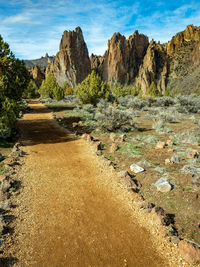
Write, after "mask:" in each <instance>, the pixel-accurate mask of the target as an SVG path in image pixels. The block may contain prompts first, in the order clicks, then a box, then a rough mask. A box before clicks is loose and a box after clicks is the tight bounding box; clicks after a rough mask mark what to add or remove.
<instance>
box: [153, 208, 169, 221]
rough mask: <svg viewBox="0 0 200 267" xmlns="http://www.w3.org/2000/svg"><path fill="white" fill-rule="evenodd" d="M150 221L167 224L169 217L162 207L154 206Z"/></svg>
mask: <svg viewBox="0 0 200 267" xmlns="http://www.w3.org/2000/svg"><path fill="white" fill-rule="evenodd" d="M151 214H152V221H153V223H155V224H158V225H168V224H169V219H168V217H167V215H166V213H165V211H164V210H163V208H161V207H154V208H153V209H152V212H151Z"/></svg>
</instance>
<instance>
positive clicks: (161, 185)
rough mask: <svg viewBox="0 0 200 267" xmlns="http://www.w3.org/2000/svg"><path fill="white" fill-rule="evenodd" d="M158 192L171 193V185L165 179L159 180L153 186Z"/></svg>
mask: <svg viewBox="0 0 200 267" xmlns="http://www.w3.org/2000/svg"><path fill="white" fill-rule="evenodd" d="M154 185H155V186H156V188H157V190H158V191H160V192H163V193H166V192H169V191H171V189H172V185H171V184H170V183H169V181H168V180H167V178H163V177H162V178H160V179H159V180H158V181H157V182H156V183H155V184H154Z"/></svg>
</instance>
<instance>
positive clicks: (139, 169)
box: [130, 164, 144, 173]
mask: <svg viewBox="0 0 200 267" xmlns="http://www.w3.org/2000/svg"><path fill="white" fill-rule="evenodd" d="M130 170H131V171H132V172H134V173H140V172H144V168H142V167H140V166H138V165H137V164H132V165H131V166H130Z"/></svg>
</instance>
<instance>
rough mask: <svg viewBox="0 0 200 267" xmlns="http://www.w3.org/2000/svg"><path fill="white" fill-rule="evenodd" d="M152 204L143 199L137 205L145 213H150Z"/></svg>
mask: <svg viewBox="0 0 200 267" xmlns="http://www.w3.org/2000/svg"><path fill="white" fill-rule="evenodd" d="M153 207H154V205H153V204H152V203H150V202H148V201H143V202H141V204H140V205H139V208H140V209H142V210H143V211H144V212H145V213H150V212H151V211H152V209H153Z"/></svg>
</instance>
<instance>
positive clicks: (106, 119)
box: [95, 100, 135, 131]
mask: <svg viewBox="0 0 200 267" xmlns="http://www.w3.org/2000/svg"><path fill="white" fill-rule="evenodd" d="M134 116H135V113H134V112H133V111H132V110H120V109H116V108H114V107H113V106H109V104H108V102H106V101H104V100H101V101H100V102H99V103H98V104H97V113H96V115H95V119H96V121H97V122H98V124H99V126H100V127H101V129H102V130H104V131H116V130H118V129H123V130H127V129H130V126H131V127H135V122H134V120H133V119H134Z"/></svg>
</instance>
